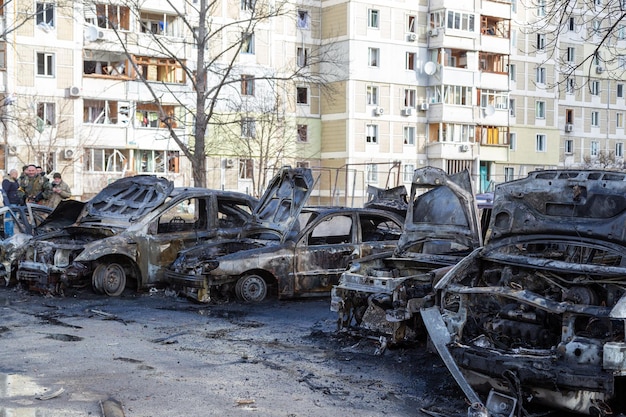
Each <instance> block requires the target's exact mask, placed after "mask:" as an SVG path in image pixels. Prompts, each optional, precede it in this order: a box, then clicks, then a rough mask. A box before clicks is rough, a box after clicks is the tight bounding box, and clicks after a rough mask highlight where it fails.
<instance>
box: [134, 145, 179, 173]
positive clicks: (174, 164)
mask: <svg viewBox="0 0 626 417" xmlns="http://www.w3.org/2000/svg"><path fill="white" fill-rule="evenodd" d="M179 160H180V152H178V151H162V150H150V149H148V150H142V149H140V150H138V151H135V168H136V169H137V170H138V171H139V172H161V173H166V172H179V171H178V170H179Z"/></svg>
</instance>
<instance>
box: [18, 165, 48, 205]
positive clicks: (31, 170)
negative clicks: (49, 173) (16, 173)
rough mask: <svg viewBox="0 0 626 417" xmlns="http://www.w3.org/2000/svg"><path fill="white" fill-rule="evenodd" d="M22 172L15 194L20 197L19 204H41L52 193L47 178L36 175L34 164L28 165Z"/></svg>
mask: <svg viewBox="0 0 626 417" xmlns="http://www.w3.org/2000/svg"><path fill="white" fill-rule="evenodd" d="M24 173H25V175H24V177H20V179H19V181H18V185H19V188H18V190H17V195H18V197H19V199H20V204H26V203H40V204H42V203H43V202H44V201H45V200H47V199H49V198H50V196H51V195H52V186H51V185H50V181H49V180H48V178H47V177H45V176H41V175H38V174H37V167H36V166H35V165H34V164H30V165H28V166H27V167H26V170H25V171H24Z"/></svg>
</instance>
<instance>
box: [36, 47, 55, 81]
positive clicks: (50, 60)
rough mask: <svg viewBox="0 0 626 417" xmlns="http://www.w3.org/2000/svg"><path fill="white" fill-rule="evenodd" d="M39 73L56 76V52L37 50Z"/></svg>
mask: <svg viewBox="0 0 626 417" xmlns="http://www.w3.org/2000/svg"><path fill="white" fill-rule="evenodd" d="M37 75H46V76H50V77H52V76H54V54H51V53H46V52H37Z"/></svg>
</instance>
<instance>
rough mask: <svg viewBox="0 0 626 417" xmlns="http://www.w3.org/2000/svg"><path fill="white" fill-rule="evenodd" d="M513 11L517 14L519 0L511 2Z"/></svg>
mask: <svg viewBox="0 0 626 417" xmlns="http://www.w3.org/2000/svg"><path fill="white" fill-rule="evenodd" d="M511 11H512V12H513V13H517V0H511Z"/></svg>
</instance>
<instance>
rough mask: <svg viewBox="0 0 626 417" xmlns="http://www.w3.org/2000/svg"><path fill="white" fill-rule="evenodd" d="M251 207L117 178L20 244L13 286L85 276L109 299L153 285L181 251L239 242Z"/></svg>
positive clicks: (241, 200) (218, 195) (232, 196)
mask: <svg viewBox="0 0 626 417" xmlns="http://www.w3.org/2000/svg"><path fill="white" fill-rule="evenodd" d="M256 203H257V202H256V200H255V199H254V198H252V197H250V196H247V195H245V194H241V193H235V192H225V191H219V190H210V189H204V188H176V187H174V186H173V183H172V182H171V181H169V180H167V179H165V178H160V177H156V176H151V175H138V176H134V177H127V178H122V179H120V180H117V181H115V182H113V183H111V184H110V185H108V186H107V187H105V188H104V189H103V190H102V191H101V192H100V193H98V194H97V195H96V196H95V197H94V198H93V199H91V200H89V201H88V202H87V203H85V204H84V208H83V209H82V212H81V214H80V215H79V217H78V219H77V220H76V221H75V223H74V224H72V225H70V226H67V227H64V228H63V229H61V230H59V231H56V232H52V233H48V234H45V235H41V236H37V237H36V238H34V239H33V240H32V241H31V242H30V243H29V244H28V245H26V247H25V249H24V251H23V253H22V254H21V256H20V257H19V259H18V261H17V274H16V275H17V280H18V281H20V282H22V283H24V284H27V285H28V286H29V287H30V288H31V289H33V290H39V291H45V292H56V291H59V289H60V288H62V287H66V286H69V285H72V284H75V283H79V282H81V281H83V280H85V279H89V278H90V279H91V282H92V286H93V288H94V290H95V291H96V292H99V293H105V294H107V295H111V296H115V295H119V294H121V292H122V291H123V290H124V288H125V286H126V284H127V281H130V283H132V284H136V287H137V288H139V289H143V288H148V287H152V286H156V285H159V284H160V283H162V282H163V268H165V267H166V266H168V265H169V264H170V263H171V262H172V261H173V260H174V259H175V258H176V256H177V254H178V251H180V250H181V249H184V248H186V247H189V246H192V245H196V244H198V243H202V242H204V241H206V240H221V239H227V238H231V237H233V236H237V235H238V233H239V232H240V231H241V227H242V226H243V224H244V223H245V221H246V220H247V219H248V217H249V216H250V214H251V212H252V210H253V208H254V206H255V205H256ZM53 214H54V213H53ZM51 217H52V215H51Z"/></svg>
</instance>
